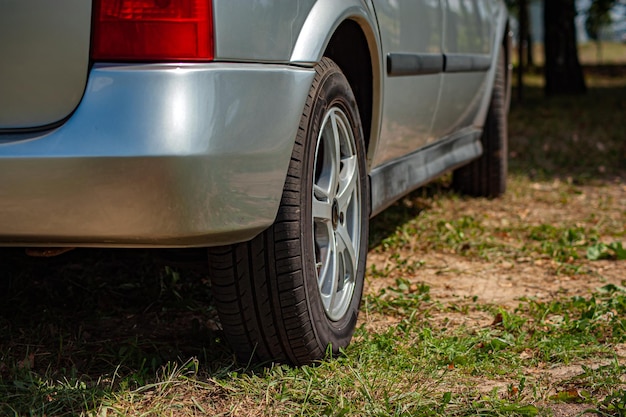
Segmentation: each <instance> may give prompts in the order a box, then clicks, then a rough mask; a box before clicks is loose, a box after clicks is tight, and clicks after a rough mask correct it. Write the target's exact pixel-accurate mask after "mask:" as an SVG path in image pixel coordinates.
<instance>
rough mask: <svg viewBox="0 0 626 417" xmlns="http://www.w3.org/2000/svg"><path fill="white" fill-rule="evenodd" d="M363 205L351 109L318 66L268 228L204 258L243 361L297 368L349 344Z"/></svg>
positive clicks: (356, 121) (364, 188) (360, 155)
mask: <svg viewBox="0 0 626 417" xmlns="http://www.w3.org/2000/svg"><path fill="white" fill-rule="evenodd" d="M368 196H369V192H368V182H367V177H366V170H365V151H364V141H363V133H362V129H361V122H360V118H359V113H358V109H357V105H356V101H355V99H354V95H353V93H352V90H351V88H350V85H349V84H348V81H347V80H346V78H345V76H344V75H343V73H342V72H341V70H340V69H339V67H338V66H337V65H336V64H335V63H334V62H333V61H332V60H330V59H328V58H324V59H323V60H322V61H321V62H320V63H319V64H318V65H317V66H316V75H315V78H314V81H313V84H312V87H311V90H310V92H309V96H308V99H307V103H306V105H305V108H304V112H303V114H302V117H301V121H300V128H299V132H298V136H297V138H296V143H295V146H294V150H293V153H292V157H291V161H290V165H289V170H288V174H287V179H286V182H285V186H284V190H283V196H282V200H281V203H280V208H279V211H278V215H277V218H276V221H275V223H274V224H273V225H272V226H271V227H270V228H269V229H268V230H266V231H265V232H263V233H262V234H261V235H259V236H257V237H256V238H254V239H253V240H252V241H250V242H246V243H241V244H236V245H232V246H229V247H223V248H212V249H210V250H209V267H210V274H211V280H212V286H213V292H214V297H215V300H216V306H217V309H218V312H219V315H220V319H221V322H222V326H223V329H224V332H225V333H226V337H227V339H228V341H229V342H230V344H231V346H232V348H233V349H234V350H235V352H236V353H237V355H238V357H239V358H240V359H241V360H244V361H249V360H253V361H255V362H264V361H279V362H287V363H292V364H295V365H301V364H307V363H310V362H311V361H314V360H317V359H320V358H322V357H323V356H324V355H325V353H326V352H327V351H328V350H329V349H330V350H331V351H332V353H333V354H336V353H338V352H339V349H340V348H342V347H345V346H346V345H347V344H348V343H349V341H350V339H351V338H352V333H353V332H354V328H355V325H356V320H357V314H358V309H359V304H360V300H361V294H362V291H363V278H364V274H365V258H366V251H367V235H368V219H369V204H368V201H369V200H368Z"/></svg>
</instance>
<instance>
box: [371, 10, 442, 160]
mask: <svg viewBox="0 0 626 417" xmlns="http://www.w3.org/2000/svg"><path fill="white" fill-rule="evenodd" d="M441 4H442V3H441V2H439V1H423V2H417V1H414V0H400V1H398V0H374V6H375V8H376V14H377V16H378V23H379V27H380V33H381V39H382V50H383V55H384V56H387V55H388V54H390V53H394V52H399V53H405V54H415V55H417V54H421V55H422V56H423V55H424V54H438V55H441V53H442V52H441V42H442V38H441V37H442V32H443V9H442V7H441ZM441 79H442V74H441V73H435V74H421V75H419V76H403V77H402V76H401V77H394V76H389V74H387V75H386V78H385V81H384V105H383V106H384V110H383V114H384V117H383V120H382V130H381V135H380V142H379V152H378V153H377V155H376V157H375V158H374V162H373V166H374V167H375V166H379V165H382V164H384V163H386V162H388V161H391V160H393V159H396V158H399V157H402V156H403V155H405V154H407V153H410V152H411V151H413V150H415V149H417V148H421V147H423V146H425V145H426V144H427V143H429V142H432V140H433V139H432V137H431V135H430V133H431V125H432V122H433V119H434V117H435V113H436V110H437V98H438V96H439V89H440V87H441Z"/></svg>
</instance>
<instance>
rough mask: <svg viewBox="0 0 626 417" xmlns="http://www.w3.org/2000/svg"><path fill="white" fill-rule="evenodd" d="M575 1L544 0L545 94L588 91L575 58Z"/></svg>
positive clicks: (576, 55) (576, 52)
mask: <svg viewBox="0 0 626 417" xmlns="http://www.w3.org/2000/svg"><path fill="white" fill-rule="evenodd" d="M575 17H576V8H575V6H574V0H544V2H543V26H544V34H545V39H544V44H545V54H546V57H545V58H546V59H545V77H546V86H545V92H546V94H547V95H555V94H579V93H584V92H585V91H587V87H586V86H585V79H584V77H583V71H582V67H581V66H580V62H579V61H578V49H577V47H576V46H577V45H576V26H575V24H574V18H575Z"/></svg>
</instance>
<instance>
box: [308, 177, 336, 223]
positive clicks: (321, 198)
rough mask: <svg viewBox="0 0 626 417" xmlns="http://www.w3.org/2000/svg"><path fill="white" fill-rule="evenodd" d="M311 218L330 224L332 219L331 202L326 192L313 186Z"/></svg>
mask: <svg viewBox="0 0 626 417" xmlns="http://www.w3.org/2000/svg"><path fill="white" fill-rule="evenodd" d="M312 211H313V218H314V219H320V220H323V221H325V222H330V221H331V220H332V217H333V204H332V200H331V199H330V198H329V197H328V194H327V193H326V190H324V189H323V188H321V187H319V186H318V185H313V210H312Z"/></svg>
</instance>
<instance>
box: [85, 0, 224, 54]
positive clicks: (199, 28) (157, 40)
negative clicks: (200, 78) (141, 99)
mask: <svg viewBox="0 0 626 417" xmlns="http://www.w3.org/2000/svg"><path fill="white" fill-rule="evenodd" d="M94 7H95V11H94V27H93V39H92V42H93V43H92V54H91V55H92V59H94V60H98V61H103V60H108V61H155V60H156V61H210V60H212V59H213V16H212V10H211V0H96V1H95V2H94Z"/></svg>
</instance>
